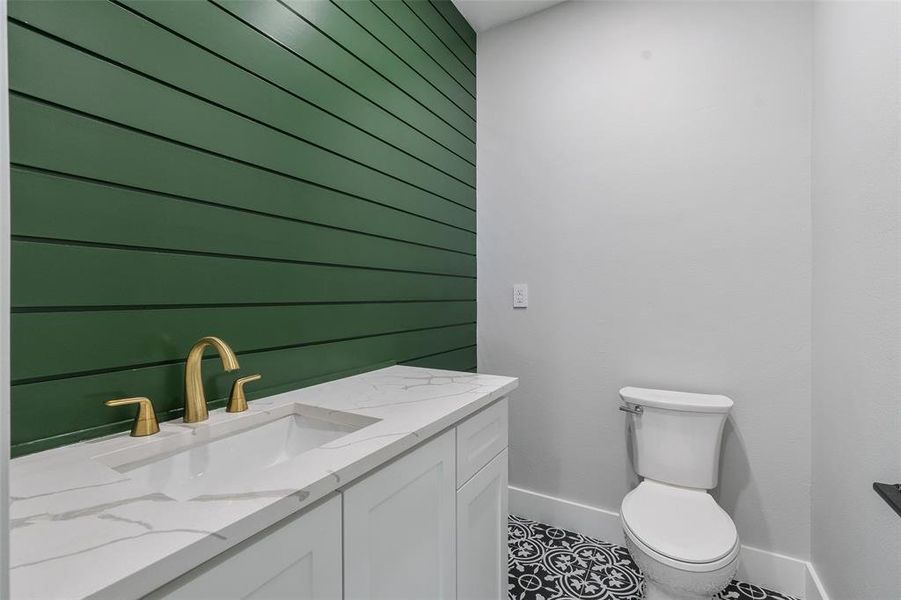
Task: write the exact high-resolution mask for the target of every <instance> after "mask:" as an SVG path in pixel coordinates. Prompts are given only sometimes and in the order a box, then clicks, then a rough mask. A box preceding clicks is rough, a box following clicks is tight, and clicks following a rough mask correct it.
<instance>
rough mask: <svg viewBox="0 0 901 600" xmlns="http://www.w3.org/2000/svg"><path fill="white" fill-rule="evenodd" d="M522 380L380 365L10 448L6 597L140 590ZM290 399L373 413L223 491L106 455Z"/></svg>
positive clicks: (240, 418)
mask: <svg viewBox="0 0 901 600" xmlns="http://www.w3.org/2000/svg"><path fill="white" fill-rule="evenodd" d="M516 386H517V379H515V378H511V377H500V376H494V375H480V374H472V373H459V372H454V371H441V370H436V369H422V368H415V367H402V366H395V367H388V368H385V369H380V370H378V371H372V372H369V373H364V374H362V375H356V376H353V377H348V378H345V379H340V380H337V381H332V382H328V383H323V384H320V385H316V386H312V387H308V388H304V389H300V390H295V391H292V392H286V393H283V394H279V395H276V396H270V397H268V398H262V399H259V400H254V401H252V402H251V403H250V409H249V410H248V411H246V412H244V413H237V414H228V413H225V412H224V411H223V410H221V409H220V410H217V411H213V412H211V413H210V419H209V420H208V421H205V422H204V423H199V424H192V425H188V424H186V423H183V422H182V421H181V420H180V419H179V420H176V421H169V422H166V423H162V424H161V425H160V428H161V431H160V433H159V434H157V435H154V436H149V437H145V438H132V437H130V436H129V435H128V434H127V433H124V434H118V435H115V436H110V437H106V438H102V439H98V440H92V441H88V442H82V443H78V444H73V445H71V446H66V447H63V448H57V449H54V450H48V451H46V452H41V453H38V454H33V455H30V456H25V457H22V458H18V459H15V460H13V461H12V462H11V464H10V488H11V495H12V498H11V504H10V528H11V532H10V536H11V552H10V563H11V565H10V566H11V594H12V598H13V599H15V600H17V599H19V598H40V599H42V600H45V599H51V598H52V599H60V598H86V597H90V598H117V599H125V598H134V597H139V596H141V595H143V594H146V593H148V592H150V591H152V590H153V589H155V588H157V587H159V586H160V585H162V584H164V583H165V582H167V581H169V580H172V579H174V578H176V577H178V576H179V575H181V574H183V573H185V572H187V571H189V570H190V569H192V568H194V567H196V566H197V565H199V564H201V563H203V562H205V561H207V560H209V559H210V558H212V557H213V556H215V555H217V554H219V553H220V552H222V551H224V550H226V549H227V548H229V547H231V546H233V545H235V544H237V543H238V542H240V541H242V540H244V539H246V538H248V537H250V536H251V535H253V534H255V533H257V532H259V531H261V530H263V529H264V528H266V527H268V526H270V525H272V524H274V523H277V522H278V521H280V520H282V519H284V518H285V517H287V516H288V515H290V514H292V513H294V512H297V511H298V510H300V509H302V508H304V507H306V506H308V505H310V504H311V503H313V502H316V501H317V500H319V499H321V498H323V497H325V496H327V495H329V494H330V493H332V492H334V491H335V490H337V489H339V488H341V487H343V486H345V485H347V484H348V483H350V482H351V481H353V480H354V479H356V478H358V477H360V476H361V475H364V474H366V473H367V472H369V471H371V470H372V469H374V468H376V467H378V466H379V465H381V464H383V463H385V462H386V461H388V460H390V459H392V458H394V457H396V456H397V455H399V454H400V453H402V452H404V451H405V450H407V449H409V448H411V447H413V446H414V445H416V444H417V443H419V442H420V441H423V440H425V439H426V438H428V437H431V436H432V435H434V434H436V433H438V432H440V431H442V430H443V429H446V428H448V427H450V426H452V425H454V424H455V423H457V422H458V421H460V420H461V419H463V418H465V417H467V416H468V415H470V414H472V413H474V412H476V411H477V410H479V409H480V408H482V407H484V406H487V405H488V404H490V403H492V402H493V401H495V400H497V399H498V398H501V397H502V396H505V395H507V394H508V393H510V391H512V390H513V389H514V388H515V387H516ZM296 403H299V404H304V405H309V406H316V407H321V408H323V409H326V410H327V411H344V412H346V413H351V414H353V415H360V416H362V417H368V418H370V419H373V420H374V419H378V421H376V422H374V423H372V424H370V425H367V426H365V427H363V428H361V429H358V430H357V431H354V432H352V433H349V434H347V435H344V436H343V437H340V438H338V439H336V440H334V441H332V442H329V443H327V444H325V445H324V446H321V447H319V448H316V449H313V450H310V451H308V452H305V453H303V454H301V455H300V456H298V457H297V458H295V459H293V460H288V461H286V462H284V463H282V464H279V465H278V466H276V467H272V468H268V469H264V470H260V471H256V472H248V473H246V476H241V477H239V478H236V479H235V480H234V481H233V482H230V483H229V486H230V489H229V490H228V492H227V493H216V494H205V495H198V496H196V497H193V498H191V499H187V500H176V499H174V498H171V497H169V496H167V495H165V494H163V493H161V492H159V491H155V490H154V489H150V488H148V487H144V485H143V484H140V483H139V482H137V481H133V480H131V479H129V477H128V474H127V473H121V472H119V471H116V470H114V469H113V468H111V467H109V466H107V465H106V464H105V463H104V459H103V457H107V456H110V455H115V453H120V454H121V453H122V452H125V453H129V452H130V453H132V454H133V453H135V452H138V453H140V452H141V451H142V450H143V448H142V446H147V445H153V444H159V443H160V442H161V441H162V442H163V443H165V444H167V445H169V444H171V445H172V447H179V446H181V445H183V444H186V443H187V444H196V443H197V441H198V439H201V440H202V438H203V436H204V435H205V434H208V433H209V432H210V431H219V432H221V431H223V430H224V429H229V428H237V429H244V428H245V427H246V426H248V425H250V426H252V425H253V423H255V422H259V421H261V420H265V419H270V418H271V415H272V413H273V412H274V411H276V412H285V411H287V410H291V405H294V404H296ZM286 414H288V413H287V412H286ZM366 422H369V421H368V420H367V421H366ZM211 428H212V429H211ZM217 428H218V429H217ZM223 428H224V429H223ZM218 435H220V434H217V436H218ZM147 447H148V448H149V447H150V446H147ZM107 462H109V461H107Z"/></svg>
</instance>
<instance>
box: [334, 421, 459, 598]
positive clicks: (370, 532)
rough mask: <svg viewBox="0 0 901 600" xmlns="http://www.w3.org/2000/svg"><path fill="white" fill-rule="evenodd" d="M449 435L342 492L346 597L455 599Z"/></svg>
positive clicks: (451, 436) (451, 437) (452, 442)
mask: <svg viewBox="0 0 901 600" xmlns="http://www.w3.org/2000/svg"><path fill="white" fill-rule="evenodd" d="M454 446H455V440H454V432H453V431H449V432H447V433H445V434H443V435H441V436H439V437H437V438H435V439H434V440H432V441H430V442H427V443H425V444H423V445H422V446H420V447H419V448H417V449H415V450H413V451H412V452H411V453H409V454H407V455H405V456H403V457H401V458H400V459H398V460H396V461H395V462H393V463H391V464H389V465H388V466H386V467H384V468H383V469H381V470H379V471H376V472H375V473H373V474H372V475H369V476H368V477H366V478H365V479H363V480H362V481H359V482H358V483H355V484H353V485H352V486H350V487H349V488H347V489H346V490H345V492H344V573H345V580H344V592H345V597H346V598H348V599H349V600H353V599H371V600H380V599H384V600H389V599H390V600H402V599H409V600H423V599H426V598H427V599H429V600H437V599H441V598H446V599H448V600H450V599H453V598H455V597H456V524H455V521H456V506H455V504H456V502H455V489H456V486H455V480H456V477H455V470H454Z"/></svg>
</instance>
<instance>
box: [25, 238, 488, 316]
mask: <svg viewBox="0 0 901 600" xmlns="http://www.w3.org/2000/svg"><path fill="white" fill-rule="evenodd" d="M11 264H12V278H13V281H14V282H15V285H13V287H12V306H13V308H14V309H15V308H23V307H78V306H110V307H112V306H148V305H154V306H157V305H167V306H171V305H205V304H262V303H266V304H273V303H300V302H390V301H395V300H420V301H422V300H425V301H431V300H474V299H475V279H472V278H468V277H448V276H441V275H421V274H415V273H403V272H393V271H378V270H370V269H358V268H350V267H324V266H317V265H301V264H292V263H282V262H271V261H265V260H252V259H236V258H222V257H213V256H199V255H190V254H188V255H186V254H176V253H164V252H147V251H135V250H119V249H110V248H95V247H90V246H78V245H75V246H73V245H65V244H47V243H38V242H28V241H15V240H14V241H13V243H12V262H11Z"/></svg>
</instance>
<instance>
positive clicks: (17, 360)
mask: <svg viewBox="0 0 901 600" xmlns="http://www.w3.org/2000/svg"><path fill="white" fill-rule="evenodd" d="M9 54H10V112H11V114H10V121H11V153H12V213H13V214H12V230H13V239H12V246H13V255H12V270H13V272H12V304H13V314H12V377H13V388H12V409H11V410H12V443H13V454H14V455H21V454H26V453H29V452H35V451H38V450H43V449H46V448H50V447H54V446H59V445H63V444H67V443H71V442H74V441H77V440H81V439H87V438H92V437H96V436H99V435H105V434H108V433H111V432H115V431H122V430H126V429H128V428H129V427H130V423H131V417H132V413H133V409H128V408H122V409H111V408H107V407H105V406H104V405H103V401H104V400H107V399H110V398H117V397H124V396H135V395H141V396H150V397H151V398H152V400H153V402H154V406H155V408H156V411H157V413H158V415H159V416H160V417H161V418H163V419H165V418H175V417H179V416H180V413H181V406H182V402H183V395H182V388H183V373H184V371H183V361H184V358H185V357H186V355H187V352H188V349H189V348H190V346H191V344H192V343H193V342H194V341H196V340H197V339H198V338H199V337H201V336H203V335H218V336H220V337H222V338H223V339H225V340H226V341H227V342H228V343H229V344H231V346H232V347H233V348H234V349H235V351H236V352H237V353H238V357H239V360H240V362H241V367H242V370H241V373H245V374H246V373H255V372H259V373H262V374H263V380H262V381H261V382H260V383H259V384H257V385H256V386H255V387H254V388H253V390H251V386H248V393H249V394H250V395H251V397H259V396H261V395H268V394H272V393H274V392H278V391H284V390H287V389H294V388H298V387H302V386H304V385H309V384H311V383H315V382H319V381H324V380H328V379H332V378H335V377H339V376H342V375H344V374H348V373H353V372H358V371H361V370H366V369H370V368H374V367H375V366H378V365H383V364H388V363H391V362H397V363H404V364H413V365H422V366H435V367H442V368H449V369H459V370H471V369H474V368H475V364H476V349H475V343H476V340H475V320H476V306H475V295H476V288H475V283H476V280H475V276H476V257H475V252H476V243H475V240H476V234H475V229H476V227H475V225H476V219H475V183H476V181H475V131H476V126H475V125H476V121H475V117H476V115H475V106H476V102H475V34H474V33H473V31H472V29H471V28H470V27H469V26H468V25H467V24H466V22H465V21H464V20H463V18H462V17H461V16H460V14H459V13H458V12H457V11H456V9H455V8H454V7H453V5H452V3H451V2H450V1H449V0H434V1H429V0H411V1H401V0H384V1H383V0H376V1H375V2H370V1H369V0H333V1H328V0H315V1H305V0H278V1H276V0H267V1H246V0H240V1H229V0H213V1H181V2H161V1H158V0H141V1H136V0H116V1H114V2H107V1H94V0H92V1H79V0H64V1H41V2H37V1H31V0H24V1H22V0H12V1H11V2H10V3H9ZM217 363H218V359H216V358H214V357H213V355H212V354H211V353H210V354H208V357H207V359H206V360H205V367H204V374H205V377H206V388H207V397H208V398H209V399H211V405H212V406H220V405H222V404H223V403H224V400H225V397H226V395H227V392H228V389H229V386H230V384H231V381H232V380H233V379H234V374H224V373H222V372H221V368H220V367H219V366H218V364H217ZM251 392H252V393H251Z"/></svg>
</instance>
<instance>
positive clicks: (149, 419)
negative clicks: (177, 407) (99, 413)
mask: <svg viewBox="0 0 901 600" xmlns="http://www.w3.org/2000/svg"><path fill="white" fill-rule="evenodd" d="M105 404H106V405H107V406H124V405H126V404H137V405H138V415H137V416H136V417H135V420H134V423H133V424H132V426H131V437H144V436H146V435H153V434H155V433H159V432H160V425H159V423H157V420H156V413H155V412H153V404H152V403H151V402H150V398H145V397H144V396H135V397H134V398H119V399H118V400H107V401H106V402H105Z"/></svg>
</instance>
